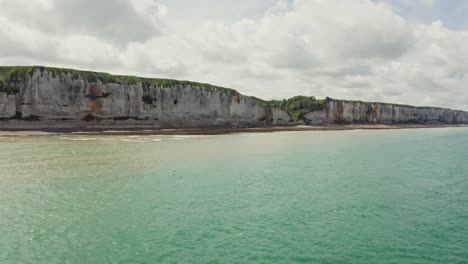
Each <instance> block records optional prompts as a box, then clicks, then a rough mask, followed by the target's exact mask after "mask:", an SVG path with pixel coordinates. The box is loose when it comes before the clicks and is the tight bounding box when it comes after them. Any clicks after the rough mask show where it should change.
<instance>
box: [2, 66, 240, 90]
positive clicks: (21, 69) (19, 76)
mask: <svg viewBox="0 0 468 264" xmlns="http://www.w3.org/2000/svg"><path fill="white" fill-rule="evenodd" d="M36 70H40V71H41V72H42V73H43V72H45V71H47V72H48V73H50V74H51V75H52V76H53V77H55V76H60V75H62V74H71V75H72V77H73V78H82V79H84V80H87V81H89V82H102V83H120V84H128V85H133V84H137V83H141V84H143V85H146V86H159V87H174V86H196V87H202V88H204V89H206V90H210V91H212V90H218V89H222V90H226V91H231V92H235V91H234V90H233V89H229V88H224V87H220V86H215V85H211V84H208V83H197V82H191V81H180V80H172V79H158V78H143V77H136V76H125V75H112V74H109V73H103V72H93V71H79V70H74V69H66V68H54V67H42V66H0V91H4V92H8V93H14V92H15V88H14V87H12V86H11V83H15V82H18V81H20V80H24V78H25V76H26V75H32V73H33V72H34V71H36Z"/></svg>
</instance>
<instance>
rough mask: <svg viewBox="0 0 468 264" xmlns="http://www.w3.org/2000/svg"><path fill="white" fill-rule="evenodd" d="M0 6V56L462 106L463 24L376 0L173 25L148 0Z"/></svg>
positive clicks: (245, 87) (268, 89)
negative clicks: (417, 19)
mask: <svg viewBox="0 0 468 264" xmlns="http://www.w3.org/2000/svg"><path fill="white" fill-rule="evenodd" d="M430 2H431V3H432V2H433V1H430ZM93 3H95V2H93ZM431 3H429V2H428V4H431ZM0 4H1V5H2V6H3V7H5V8H3V9H0V38H1V39H2V42H0V64H48V65H60V66H67V67H75V68H84V69H94V70H104V71H111V72H114V73H119V74H140V75H144V76H159V77H170V78H179V79H191V80H195V81H202V82H211V83H214V84H218V85H224V86H229V87H232V88H236V89H238V90H239V91H241V92H244V93H248V94H251V95H255V96H259V97H263V98H266V99H271V98H281V97H289V96H293V95H297V94H305V95H316V96H319V97H325V96H331V97H335V98H348V99H362V100H372V101H390V102H398V103H407V104H417V105H435V106H444V107H454V108H464V109H467V110H468V93H467V85H468V66H467V65H466V63H465V62H466V61H468V46H466V43H468V31H454V30H450V29H448V28H446V27H445V26H444V25H443V24H442V23H441V22H435V23H432V24H412V23H410V22H408V21H407V20H405V19H404V18H402V17H401V16H399V15H397V14H396V13H395V11H394V9H393V7H392V6H390V5H389V4H386V3H382V2H375V1H370V0H355V1H339V0H295V1H290V0H287V1H286V0H280V1H278V2H277V4H276V5H272V6H271V8H269V9H266V10H265V13H264V15H263V16H261V17H260V18H244V19H241V20H239V21H235V22H226V21H218V20H210V21H204V20H198V19H197V20H193V21H187V20H184V21H183V22H179V23H177V22H175V21H176V18H177V17H174V16H172V17H171V18H170V19H169V18H167V16H166V13H168V12H169V13H171V14H174V13H177V10H170V9H169V10H167V8H166V7H165V6H164V5H162V4H161V2H159V1H154V0H128V1H124V0H118V1H101V2H100V4H97V5H96V4H94V5H91V2H90V1H88V0H85V1H71V0H64V1H60V3H59V1H58V0H48V1H47V0H41V1H33V2H32V3H31V2H30V1H27V2H26V1H25V0H15V1H13V0H0ZM187 5H190V3H189V2H187ZM421 5H423V4H422V3H421ZM91 7H92V10H89V8H91ZM169 8H170V6H169ZM218 8H220V7H219V6H218ZM43 12H49V13H53V12H59V13H60V14H59V15H51V16H50V17H47V16H44V13H43Z"/></svg>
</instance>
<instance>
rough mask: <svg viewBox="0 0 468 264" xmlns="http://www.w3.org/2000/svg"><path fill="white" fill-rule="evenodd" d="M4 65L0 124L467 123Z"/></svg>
mask: <svg viewBox="0 0 468 264" xmlns="http://www.w3.org/2000/svg"><path fill="white" fill-rule="evenodd" d="M10 68H11V67H3V68H2V67H0V129H2V128H3V129H41V128H49V129H50V128H124V129H125V128H184V127H216V126H222V127H245V126H250V127H258V126H285V125H294V124H307V125H333V124H468V113H467V112H463V111H454V110H450V109H442V108H431V107H413V106H405V105H396V104H386V103H366V102H355V101H343V100H335V99H327V100H315V98H313V97H296V98H295V99H294V98H293V100H290V101H289V103H288V101H286V103H287V104H286V106H285V105H283V106H282V105H281V104H280V103H279V102H281V101H276V102H275V101H272V102H265V101H262V100H260V99H257V98H254V97H249V96H245V95H242V94H239V93H238V92H236V91H235V90H232V89H226V88H221V87H215V86H212V85H207V84H198V83H192V82H185V81H174V80H162V79H143V78H136V77H128V76H112V75H108V74H102V73H92V72H80V71H75V70H64V69H56V68H43V67H29V68H25V69H27V70H23V71H20V72H18V71H16V72H15V71H12V70H11V69H10ZM6 75H8V78H6V77H5V76H6ZM96 76H97V77H96ZM312 98H313V99H312ZM284 109H287V110H288V111H289V112H288V111H286V110H284ZM292 117H294V118H295V119H296V122H294V121H293V118H292Z"/></svg>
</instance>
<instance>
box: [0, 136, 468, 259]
mask: <svg viewBox="0 0 468 264" xmlns="http://www.w3.org/2000/svg"><path fill="white" fill-rule="evenodd" d="M467 157H468V129H466V128H444V129H419V130H384V131H341V132H330V131H327V132H281V133H271V134H234V135H222V136H200V137H190V136H187V137H172V136H144V137H143V136H142V137H129V136H42V137H39V136H38V137H0V263H2V264H10V263H12V264H13V263H14V264H18V263H39V264H42V263H44V264H45V263H47V264H53V263H450V264H453V263H468V162H467Z"/></svg>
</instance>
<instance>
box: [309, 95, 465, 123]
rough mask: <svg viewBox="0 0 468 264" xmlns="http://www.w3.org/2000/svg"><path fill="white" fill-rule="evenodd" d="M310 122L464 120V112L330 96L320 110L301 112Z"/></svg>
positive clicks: (429, 121) (461, 121)
mask: <svg viewBox="0 0 468 264" xmlns="http://www.w3.org/2000/svg"><path fill="white" fill-rule="evenodd" d="M304 121H305V122H306V123H307V124H310V125H324V124H388V125H389V124H468V112H464V111H456V110H451V109H444V108H436V107H414V106H408V105H397V104H387V103H368V102H356V101H344V100H334V99H330V100H328V101H327V102H326V104H325V107H324V109H323V110H320V111H313V112H310V113H308V114H306V115H305V120H304Z"/></svg>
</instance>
